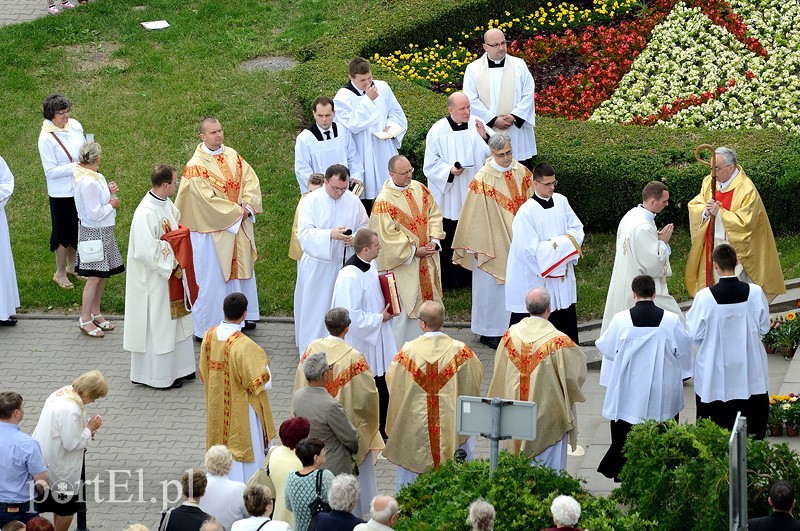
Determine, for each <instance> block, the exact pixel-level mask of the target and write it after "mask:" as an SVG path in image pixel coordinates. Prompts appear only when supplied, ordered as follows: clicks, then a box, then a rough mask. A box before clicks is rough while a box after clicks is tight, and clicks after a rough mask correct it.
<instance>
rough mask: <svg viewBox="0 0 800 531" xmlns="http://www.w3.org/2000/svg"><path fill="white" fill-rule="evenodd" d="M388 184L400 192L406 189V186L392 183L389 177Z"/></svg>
mask: <svg viewBox="0 0 800 531" xmlns="http://www.w3.org/2000/svg"><path fill="white" fill-rule="evenodd" d="M389 186H391V187H392V188H394V189H395V190H400V191H401V192H402V191H403V190H408V186H397V185H396V184H394V181H393V180H392V179H391V178H389ZM409 186H410V185H409Z"/></svg>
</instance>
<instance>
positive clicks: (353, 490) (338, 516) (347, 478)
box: [317, 474, 364, 531]
mask: <svg viewBox="0 0 800 531" xmlns="http://www.w3.org/2000/svg"><path fill="white" fill-rule="evenodd" d="M360 494H361V489H360V487H359V485H358V479H356V477H355V476H351V475H350V474H339V475H338V476H336V477H335V478H333V481H332V482H331V486H330V488H329V489H328V503H329V504H330V506H331V512H329V513H319V514H318V515H317V529H325V531H353V528H354V527H355V526H357V525H358V524H363V523H364V520H362V519H361V518H358V517H357V516H354V515H353V509H354V508H355V506H356V504H357V503H358V497H359V495H360Z"/></svg>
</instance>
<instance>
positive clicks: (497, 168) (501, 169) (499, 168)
mask: <svg viewBox="0 0 800 531" xmlns="http://www.w3.org/2000/svg"><path fill="white" fill-rule="evenodd" d="M489 164H490V165H491V166H492V168H494V169H495V170H497V171H499V172H500V173H505V172H507V171H509V170H510V169H511V167H512V166H513V165H514V163H513V162H512V163H511V164H509V165H508V167H507V168H504V167H502V166H500V165H499V164H498V163H497V161H496V160H495V159H494V157H492V158H490V159H489Z"/></svg>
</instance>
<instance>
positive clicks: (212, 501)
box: [200, 473, 248, 529]
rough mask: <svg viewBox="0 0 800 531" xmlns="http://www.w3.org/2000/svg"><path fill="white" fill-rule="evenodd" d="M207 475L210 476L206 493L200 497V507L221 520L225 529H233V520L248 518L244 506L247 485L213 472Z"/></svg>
mask: <svg viewBox="0 0 800 531" xmlns="http://www.w3.org/2000/svg"><path fill="white" fill-rule="evenodd" d="M206 477H207V478H208V485H207V486H206V493H205V494H204V495H203V497H202V498H200V508H201V509H202V510H203V512H206V513H208V514H210V515H211V516H213V517H214V518H216V519H217V520H219V522H220V523H221V524H222V525H223V526H224V527H225V529H231V524H233V522H235V521H237V520H241V519H243V518H247V516H248V514H247V509H245V508H244V498H243V496H242V494H243V493H244V489H246V488H247V485H245V484H244V483H242V482H240V481H233V480H230V479H228V478H227V477H225V476H216V475H214V474H211V473H208V474H207V475H206Z"/></svg>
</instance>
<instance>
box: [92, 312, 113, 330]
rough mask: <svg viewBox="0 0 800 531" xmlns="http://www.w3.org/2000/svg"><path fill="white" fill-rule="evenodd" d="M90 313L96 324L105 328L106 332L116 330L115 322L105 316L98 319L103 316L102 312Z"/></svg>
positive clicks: (102, 328)
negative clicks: (100, 319)
mask: <svg viewBox="0 0 800 531" xmlns="http://www.w3.org/2000/svg"><path fill="white" fill-rule="evenodd" d="M89 315H91V316H92V322H93V323H94V324H95V325H97V326H98V327H99V328H100V329H101V330H105V331H106V332H109V331H111V330H114V328H115V327H114V324H113V323H112V322H111V321H109V320H108V319H105V318H104V319H103V320H102V321H99V320H98V318H100V317H103V314H102V313H98V314H97V315H95V314H93V313H90V314H89ZM86 324H89V323H86Z"/></svg>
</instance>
